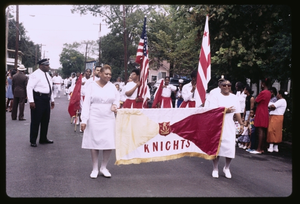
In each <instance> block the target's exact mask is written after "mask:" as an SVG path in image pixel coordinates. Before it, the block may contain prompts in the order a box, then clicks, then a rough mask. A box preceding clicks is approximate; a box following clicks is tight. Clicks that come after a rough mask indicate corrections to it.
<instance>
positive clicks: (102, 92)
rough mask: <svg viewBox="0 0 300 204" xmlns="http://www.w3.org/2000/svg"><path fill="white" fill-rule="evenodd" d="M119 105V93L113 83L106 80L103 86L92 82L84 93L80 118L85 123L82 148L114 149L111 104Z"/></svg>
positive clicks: (113, 121)
mask: <svg viewBox="0 0 300 204" xmlns="http://www.w3.org/2000/svg"><path fill="white" fill-rule="evenodd" d="M113 104H115V105H117V107H119V104H120V93H119V92H118V90H117V89H116V87H115V85H113V84H112V83H111V82H107V84H106V85H105V86H104V87H101V86H99V85H98V84H97V83H96V82H92V83H91V84H90V85H89V87H88V89H87V90H86V93H85V99H84V102H83V106H82V113H81V119H82V123H85V124H86V129H85V130H84V133H83V138H82V146H81V147H82V148H83V149H97V150H104V149H115V114H114V112H112V111H111V106H112V105H113Z"/></svg>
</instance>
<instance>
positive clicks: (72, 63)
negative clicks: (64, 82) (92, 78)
mask: <svg viewBox="0 0 300 204" xmlns="http://www.w3.org/2000/svg"><path fill="white" fill-rule="evenodd" d="M79 46H80V44H79V43H76V42H75V43H73V44H67V43H65V44H64V48H63V50H62V52H61V54H60V55H59V56H60V59H59V61H60V63H61V65H62V73H63V75H64V76H63V77H67V76H70V75H71V73H72V72H83V71H84V68H85V60H84V55H83V54H82V53H80V52H79V51H78V50H76V48H78V47H79Z"/></svg>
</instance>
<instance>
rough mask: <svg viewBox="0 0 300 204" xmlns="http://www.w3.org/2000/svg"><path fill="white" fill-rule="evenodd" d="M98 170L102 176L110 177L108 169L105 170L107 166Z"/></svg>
mask: <svg viewBox="0 0 300 204" xmlns="http://www.w3.org/2000/svg"><path fill="white" fill-rule="evenodd" d="M100 172H101V173H102V174H103V176H104V177H106V178H110V177H111V174H110V173H109V171H108V170H107V168H105V169H100Z"/></svg>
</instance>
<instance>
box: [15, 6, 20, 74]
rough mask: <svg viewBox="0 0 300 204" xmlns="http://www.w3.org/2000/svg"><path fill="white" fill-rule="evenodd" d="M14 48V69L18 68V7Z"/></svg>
mask: <svg viewBox="0 0 300 204" xmlns="http://www.w3.org/2000/svg"><path fill="white" fill-rule="evenodd" d="M16 14H17V15H16V48H15V69H17V68H18V58H19V54H18V53H19V5H17V8H16Z"/></svg>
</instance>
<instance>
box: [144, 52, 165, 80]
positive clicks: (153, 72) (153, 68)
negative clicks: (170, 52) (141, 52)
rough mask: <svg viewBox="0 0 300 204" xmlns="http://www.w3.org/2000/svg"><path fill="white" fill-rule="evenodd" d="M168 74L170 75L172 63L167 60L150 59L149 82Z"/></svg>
mask: <svg viewBox="0 0 300 204" xmlns="http://www.w3.org/2000/svg"><path fill="white" fill-rule="evenodd" d="M166 76H170V63H169V62H168V61H167V60H162V61H158V60H157V58H153V59H150V61H149V74H148V82H155V81H158V80H159V79H161V78H164V77H166Z"/></svg>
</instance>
